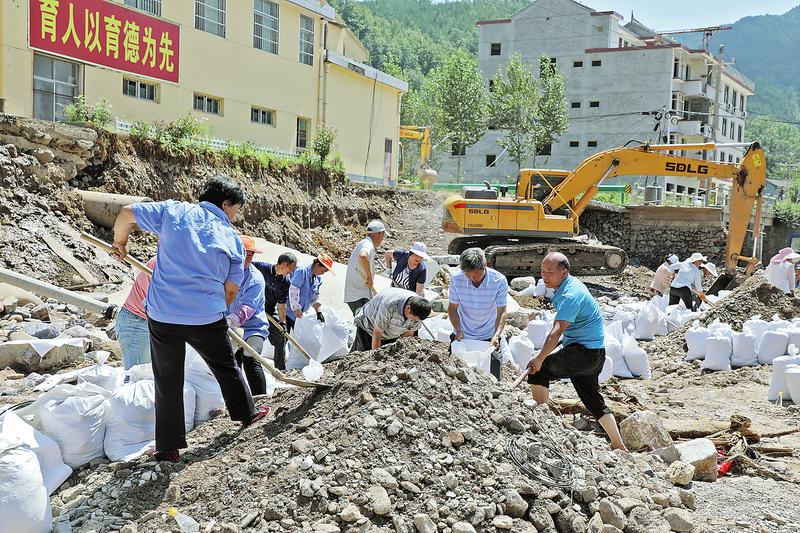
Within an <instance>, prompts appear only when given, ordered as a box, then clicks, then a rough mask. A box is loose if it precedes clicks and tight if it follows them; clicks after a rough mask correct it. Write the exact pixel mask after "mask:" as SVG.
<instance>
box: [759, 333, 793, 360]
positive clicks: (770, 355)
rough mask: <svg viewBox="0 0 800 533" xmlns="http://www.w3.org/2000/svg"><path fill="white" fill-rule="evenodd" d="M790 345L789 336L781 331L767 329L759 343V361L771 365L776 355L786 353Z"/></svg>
mask: <svg viewBox="0 0 800 533" xmlns="http://www.w3.org/2000/svg"><path fill="white" fill-rule="evenodd" d="M788 347H789V336H788V335H787V334H786V333H781V332H780V331H765V332H764V334H763V335H762V336H761V341H760V342H759V343H758V362H759V363H760V364H762V365H771V364H772V361H773V360H775V358H776V357H780V356H782V355H785V354H786V350H787V348H788Z"/></svg>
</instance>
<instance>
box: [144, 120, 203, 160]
mask: <svg viewBox="0 0 800 533" xmlns="http://www.w3.org/2000/svg"><path fill="white" fill-rule="evenodd" d="M202 133H203V125H202V123H201V121H200V120H199V119H197V118H195V117H193V116H191V115H190V114H189V113H187V114H186V115H184V116H182V117H178V118H177V119H176V120H170V121H157V122H152V123H150V122H143V121H137V122H134V123H133V125H132V126H131V132H130V135H131V137H133V138H134V139H139V140H143V139H147V140H150V141H154V142H156V143H159V144H160V145H161V146H162V147H163V148H164V149H165V150H167V151H168V152H169V153H178V152H182V151H183V150H184V149H185V148H189V147H191V148H194V149H196V150H205V149H208V144H207V142H206V141H205V140H204V138H201V137H200V135H201V134H202Z"/></svg>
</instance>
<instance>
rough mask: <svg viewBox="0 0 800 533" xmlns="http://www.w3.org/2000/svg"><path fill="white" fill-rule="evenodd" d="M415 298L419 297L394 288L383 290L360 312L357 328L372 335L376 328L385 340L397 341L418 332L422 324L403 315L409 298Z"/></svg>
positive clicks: (356, 321)
mask: <svg viewBox="0 0 800 533" xmlns="http://www.w3.org/2000/svg"><path fill="white" fill-rule="evenodd" d="M414 296H419V295H418V294H417V293H415V292H411V291H407V290H405V289H398V288H394V287H390V288H388V289H383V290H382V291H381V292H379V293H378V294H377V295H376V296H375V298H373V299H372V300H370V301H369V303H367V304H366V305H365V306H364V307H362V308H361V309H360V310H359V311H358V315H357V316H356V319H355V323H356V326H358V327H359V328H361V329H363V330H365V331H367V332H369V333H370V335H371V334H372V331H373V330H374V329H375V328H378V329H380V330H381V331H382V332H383V334H382V335H381V338H382V339H383V340H391V339H396V338H398V337H400V336H401V335H402V334H403V333H406V332H408V331H416V330H418V329H419V327H420V325H421V324H422V322H420V321H418V320H409V319H408V318H406V317H405V314H404V313H403V310H404V309H405V307H406V303H407V302H408V300H409V298H413V297H414Z"/></svg>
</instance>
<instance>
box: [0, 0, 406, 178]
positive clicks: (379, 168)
mask: <svg viewBox="0 0 800 533" xmlns="http://www.w3.org/2000/svg"><path fill="white" fill-rule="evenodd" d="M368 59H369V57H368V53H367V50H366V49H365V47H364V46H363V44H361V42H359V40H358V39H357V38H356V36H355V35H354V34H353V33H352V32H351V31H350V30H349V29H348V28H347V27H346V25H345V24H344V23H343V22H342V19H341V17H338V16H337V14H336V12H335V10H334V9H333V8H332V7H331V6H330V5H328V4H326V3H325V2H320V1H318V0H170V1H164V0H114V1H107V0H2V2H0V112H4V113H9V114H12V115H19V116H25V117H34V118H39V119H44V120H64V118H63V107H64V106H65V105H68V104H69V103H71V102H73V101H74V100H76V99H77V97H78V96H79V95H81V94H82V95H85V98H86V101H87V103H90V104H92V103H95V102H97V101H98V100H100V99H101V98H106V99H107V100H108V101H109V102H110V103H111V105H112V111H113V113H114V115H115V116H116V117H117V121H118V124H119V125H120V128H121V129H124V128H125V127H127V126H129V125H130V124H132V123H133V122H135V121H140V120H144V121H158V120H174V119H176V118H178V117H180V116H182V115H185V114H186V113H187V112H188V113H190V114H192V115H193V116H195V117H197V118H200V119H202V120H203V122H204V124H205V125H206V130H207V131H208V132H209V135H210V136H211V137H213V138H217V139H223V140H231V141H237V142H243V141H248V142H251V143H254V144H256V145H259V146H263V147H266V148H267V149H271V150H274V151H276V152H279V153H299V152H301V151H303V150H306V149H308V148H310V145H311V139H312V138H313V136H314V132H315V130H316V128H317V126H318V125H320V124H326V125H328V126H332V127H334V128H335V129H336V132H337V136H336V147H335V151H336V152H338V153H339V154H341V156H342V159H343V161H344V165H345V169H346V172H347V174H348V175H349V176H350V177H351V179H355V180H362V181H370V182H377V183H385V184H387V185H388V184H390V183H393V182H394V181H395V180H396V178H397V158H398V153H399V149H398V144H399V138H398V136H399V127H400V100H401V98H402V95H403V94H404V93H405V92H406V91H407V90H408V85H407V84H406V83H405V82H404V81H402V80H399V79H397V78H394V77H392V76H390V75H388V74H386V73H384V72H381V71H380V70H377V69H374V68H372V67H370V66H368V65H367V61H368Z"/></svg>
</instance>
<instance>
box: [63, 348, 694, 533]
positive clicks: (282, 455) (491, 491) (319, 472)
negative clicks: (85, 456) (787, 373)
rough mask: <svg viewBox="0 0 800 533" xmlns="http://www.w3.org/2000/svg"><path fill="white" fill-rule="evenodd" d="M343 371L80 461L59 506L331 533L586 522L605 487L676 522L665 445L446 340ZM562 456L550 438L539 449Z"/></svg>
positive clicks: (147, 522)
mask: <svg viewBox="0 0 800 533" xmlns="http://www.w3.org/2000/svg"><path fill="white" fill-rule="evenodd" d="M332 370H333V372H334V375H333V376H332V377H331V376H329V377H327V379H328V380H329V381H330V382H331V383H334V384H335V386H334V387H333V388H332V389H330V390H319V391H316V392H311V391H308V390H299V389H295V390H291V391H287V392H282V393H280V394H279V396H278V398H277V399H275V401H274V403H272V405H273V409H274V413H275V414H274V416H270V418H269V421H268V422H266V423H260V424H259V425H257V426H255V427H254V428H252V429H248V430H246V431H244V432H243V433H239V434H237V433H235V429H234V424H233V423H231V422H229V421H228V420H227V419H225V418H217V419H215V420H213V421H211V422H210V423H207V424H204V425H203V426H201V427H200V428H198V429H196V430H195V431H194V432H193V433H191V434H190V436H189V446H190V448H189V450H188V452H187V453H186V454H185V455H184V459H183V461H182V462H181V463H180V464H178V465H172V464H168V463H160V464H159V465H156V464H155V463H152V462H151V463H147V462H145V460H144V459H142V460H139V461H137V462H134V463H127V464H122V463H113V464H110V465H107V464H102V465H99V466H97V467H96V468H94V469H87V470H84V471H82V472H80V473H78V474H77V475H76V476H73V481H72V483H73V484H75V483H80V484H82V485H83V487H82V488H81V491H80V493H81V494H84V495H86V496H87V497H88V499H87V500H86V501H84V502H81V506H80V507H78V508H77V511H79V512H76V509H75V507H74V506H70V504H69V503H68V502H63V501H58V502H57V503H56V505H57V506H59V505H64V504H66V506H67V507H66V508H64V510H62V515H63V514H65V515H66V516H67V517H69V518H72V519H73V526H77V529H76V531H86V530H87V529H89V528H92V527H95V526H96V525H97V523H98V522H101V521H102V522H104V523H109V524H117V525H118V524H120V523H124V522H126V519H128V520H130V521H132V522H135V523H136V524H138V526H139V530H140V531H141V530H147V531H155V530H164V529H169V528H170V527H173V526H174V523H173V522H172V519H171V518H169V517H167V516H166V515H165V512H166V509H167V507H168V506H175V507H177V508H178V509H179V510H181V511H182V512H185V513H186V514H188V515H190V516H192V517H194V518H195V519H196V520H197V521H198V522H200V525H201V530H203V528H208V529H205V530H206V531H239V530H240V529H244V530H246V529H249V528H252V529H253V530H257V531H267V530H269V531H273V530H276V529H280V528H281V527H282V528H284V529H285V530H291V531H300V530H302V531H320V532H322V531H340V530H342V531H345V530H348V531H399V532H410V531H414V529H413V528H414V527H415V526H416V528H417V529H416V530H417V531H429V532H434V531H436V530H437V528H438V529H439V530H442V529H444V528H448V527H449V528H452V530H453V531H467V530H470V529H456V528H455V527H454V525H455V524H456V523H457V522H467V523H471V524H473V525H474V526H475V527H476V528H477V530H478V531H494V530H495V527H496V528H498V529H499V528H505V529H512V530H513V531H536V530H537V528H538V530H539V531H542V530H547V531H555V527H556V524H557V527H558V531H570V532H573V531H574V532H579V531H580V532H583V531H585V530H586V528H587V527H588V524H587V523H588V521H589V519H590V517H592V516H595V518H594V523H595V524H597V521H598V520H599V519H600V516H599V514H597V511H598V509H599V507H600V502H601V501H602V500H605V499H608V500H610V501H613V502H616V505H618V506H619V507H620V508H621V509H622V510H619V511H618V512H619V513H620V514H621V513H622V512H623V511H624V512H625V513H626V514H627V515H628V518H627V523H628V524H629V527H631V528H632V529H630V530H631V531H652V530H653V529H651V528H652V527H656V528H657V527H659V526H663V525H664V524H665V523H666V522H665V521H664V519H663V518H662V516H661V513H660V512H659V511H656V510H653V509H659V510H660V509H661V507H660V506H659V505H654V503H653V502H654V500H653V498H654V497H655V498H657V497H656V496H655V495H656V494H657V493H661V494H666V500H665V499H664V498H661V499H660V500H659V501H667V500H669V499H670V494H669V493H670V492H672V493H674V498H673V500H672V501H673V503H672V505H675V506H680V505H681V504H680V503H679V502H680V501H681V499H680V496H679V494H678V491H677V490H676V489H672V488H671V486H669V485H668V484H667V483H666V482H665V481H664V480H663V479H661V478H660V476H659V475H656V474H654V464H651V463H650V462H648V461H655V460H654V459H651V458H650V457H649V456H644V455H640V456H629V455H627V454H617V453H612V452H611V450H610V449H609V447H608V445H607V444H606V442H604V441H603V440H601V439H598V438H597V437H595V436H593V435H591V434H581V433H580V432H579V431H578V430H576V429H575V428H573V427H572V426H570V425H568V424H567V423H566V422H565V421H564V420H562V419H561V418H558V417H556V416H555V415H554V414H553V413H551V412H550V410H549V409H547V408H545V407H539V408H536V407H534V406H532V405H529V404H530V403H531V402H526V401H525V400H527V399H528V398H529V396H528V394H527V393H525V392H524V390H523V389H522V388H520V389H518V390H516V391H510V390H509V389H508V388H507V387H508V385H507V384H498V383H497V382H496V381H495V380H494V378H492V377H490V376H488V375H486V374H483V373H481V372H479V371H474V370H473V369H471V368H467V367H466V366H464V365H463V364H462V363H461V362H460V360H458V359H455V358H451V357H450V356H448V355H447V352H446V347H444V346H443V345H441V344H435V343H432V342H428V341H421V340H418V339H403V340H401V341H400V342H398V343H396V344H394V345H391V346H388V347H385V348H383V349H381V350H378V351H376V352H366V353H360V354H353V355H352V356H351V357H348V358H347V359H345V360H343V361H340V362H339V363H337V364H335V365H333V369H332ZM220 432H222V433H220ZM511 437H524V438H525V439H527V440H528V442H532V441H534V440H536V441H538V442H542V443H549V442H553V443H555V446H556V447H557V448H558V449H560V451H561V452H563V453H564V454H565V455H566V456H567V457H568V458H569V459H568V460H569V461H570V462H571V464H572V466H573V470H572V474H573V476H574V480H575V481H574V485H573V487H572V489H573V490H572V491H570V489H568V488H554V487H548V486H545V485H544V484H542V483H541V482H539V481H537V480H535V479H531V478H529V477H527V476H525V475H523V474H521V473H520V471H519V470H518V469H517V467H516V466H515V465H514V463H513V462H512V460H511V458H510V456H509V454H508V452H507V450H506V448H507V445H508V443H509V439H510V438H511ZM552 457H553V455H552V454H549V452H547V450H546V449H545V448H542V449H541V455H540V458H543V460H547V461H550V462H551V463H552ZM530 464H531V465H534V466H542V464H541V463H538V462H536V461H532V462H530ZM553 468H556V467H553ZM552 471H553V470H551V472H552ZM67 491H72V492H67V494H71V493H73V492H77V491H75V490H74V489H67ZM62 494H64V491H62ZM657 499H658V498H657ZM669 505H670V504H667V505H666V507H669ZM70 513H72V514H70ZM75 517H77V519H75ZM121 517H125V518H121ZM412 523H413V525H412ZM460 527H463V525H462V526H460ZM98 529H99V528H98ZM668 529H669V527H667V530H668ZM598 530H599V529H598ZM627 530H628V529H626V531H627Z"/></svg>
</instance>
